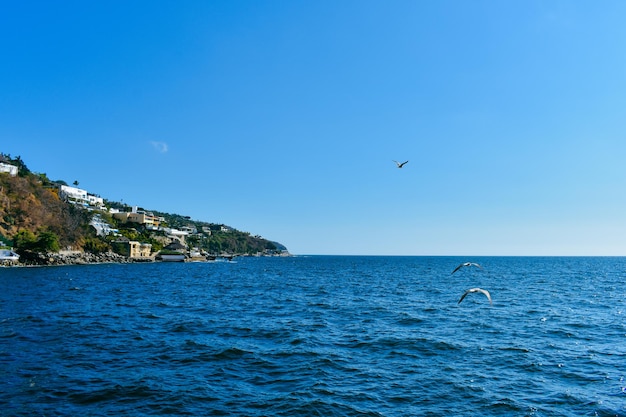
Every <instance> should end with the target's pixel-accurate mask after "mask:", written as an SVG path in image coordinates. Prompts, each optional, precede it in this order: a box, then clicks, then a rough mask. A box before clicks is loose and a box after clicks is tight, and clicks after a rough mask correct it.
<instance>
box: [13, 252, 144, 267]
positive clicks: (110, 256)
mask: <svg viewBox="0 0 626 417" xmlns="http://www.w3.org/2000/svg"><path fill="white" fill-rule="evenodd" d="M137 262H154V258H128V257H126V256H122V255H119V254H117V253H114V252H106V253H98V254H95V253H89V252H71V253H37V252H26V253H24V252H22V253H21V254H20V260H19V263H18V264H17V265H22V266H34V265H38V266H53V265H87V264H100V263H137Z"/></svg>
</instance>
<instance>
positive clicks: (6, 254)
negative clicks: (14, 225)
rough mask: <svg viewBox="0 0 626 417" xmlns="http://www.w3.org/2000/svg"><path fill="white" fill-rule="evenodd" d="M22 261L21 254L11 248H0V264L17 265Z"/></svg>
mask: <svg viewBox="0 0 626 417" xmlns="http://www.w3.org/2000/svg"><path fill="white" fill-rule="evenodd" d="M19 261H20V255H18V254H17V253H15V252H14V251H13V250H11V249H0V265H15V264H17V263H18V262H19Z"/></svg>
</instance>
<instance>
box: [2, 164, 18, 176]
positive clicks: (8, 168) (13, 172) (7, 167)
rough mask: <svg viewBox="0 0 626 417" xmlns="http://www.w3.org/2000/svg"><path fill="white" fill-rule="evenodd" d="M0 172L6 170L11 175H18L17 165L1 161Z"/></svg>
mask: <svg viewBox="0 0 626 417" xmlns="http://www.w3.org/2000/svg"><path fill="white" fill-rule="evenodd" d="M0 172H6V173H8V174H9V175H10V176H12V177H15V176H16V175H17V167H16V166H15V165H10V164H5V163H4V162H0Z"/></svg>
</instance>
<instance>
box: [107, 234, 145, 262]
mask: <svg viewBox="0 0 626 417" xmlns="http://www.w3.org/2000/svg"><path fill="white" fill-rule="evenodd" d="M112 246H113V250H114V251H115V252H116V253H118V254H120V255H124V256H126V257H128V258H135V259H137V258H150V255H151V254H152V245H151V244H150V243H143V242H137V241H135V240H130V239H128V238H125V237H121V238H119V239H118V240H116V241H115V242H113V245H112Z"/></svg>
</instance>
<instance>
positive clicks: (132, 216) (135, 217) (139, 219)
mask: <svg viewBox="0 0 626 417" xmlns="http://www.w3.org/2000/svg"><path fill="white" fill-rule="evenodd" d="M113 217H115V218H116V219H118V220H121V221H123V222H124V223H127V222H131V223H138V224H143V225H146V226H151V227H159V224H160V219H159V218H158V217H156V216H154V215H152V214H151V213H146V212H124V213H114V214H113Z"/></svg>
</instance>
